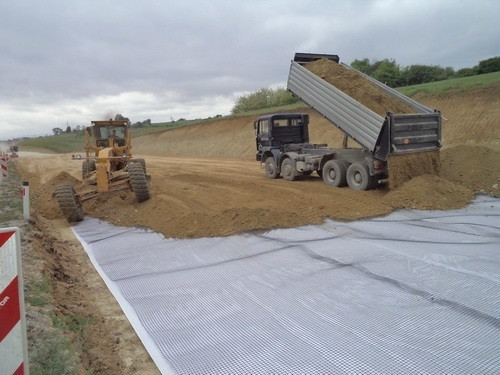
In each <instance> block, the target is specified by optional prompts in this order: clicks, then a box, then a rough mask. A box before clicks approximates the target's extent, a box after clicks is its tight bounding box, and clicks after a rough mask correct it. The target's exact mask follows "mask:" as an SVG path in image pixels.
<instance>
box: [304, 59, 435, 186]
mask: <svg viewBox="0 0 500 375" xmlns="http://www.w3.org/2000/svg"><path fill="white" fill-rule="evenodd" d="M306 68H307V69H308V70H309V71H311V72H312V73H314V74H316V75H317V76H319V77H321V78H322V79H324V80H325V81H327V82H329V83H331V84H332V85H334V86H335V87H336V88H338V89H339V90H341V91H342V92H344V93H346V94H347V95H349V96H350V97H351V98H354V99H356V100H357V101H358V102H360V103H361V104H363V105H364V106H365V107H367V108H369V109H371V110H372V111H373V112H375V113H377V114H379V115H380V116H382V117H385V116H386V114H387V112H392V113H394V114H401V113H414V112H415V111H414V110H413V109H412V108H411V107H409V106H407V105H406V104H404V103H402V102H401V101H399V100H398V99H396V98H394V97H392V96H390V95H389V94H386V93H385V92H383V91H382V90H380V89H379V88H378V87H377V86H376V85H374V84H373V83H372V82H370V81H369V80H367V79H366V78H365V77H363V76H362V75H361V74H359V73H357V72H356V71H354V70H352V69H348V68H346V67H344V66H342V65H340V64H337V63H336V62H334V61H332V60H328V59H320V60H316V61H313V62H311V63H309V64H307V65H306ZM388 165H389V179H390V182H389V186H390V187H391V188H396V187H398V186H400V185H401V184H402V183H404V182H405V181H409V180H410V179H412V178H413V177H416V176H421V175H425V174H430V175H437V174H439V170H440V159H439V152H438V151H435V152H425V153H415V154H405V155H391V156H390V157H389V161H388Z"/></svg>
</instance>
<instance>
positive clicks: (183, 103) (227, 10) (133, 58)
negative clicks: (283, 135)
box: [0, 0, 500, 139]
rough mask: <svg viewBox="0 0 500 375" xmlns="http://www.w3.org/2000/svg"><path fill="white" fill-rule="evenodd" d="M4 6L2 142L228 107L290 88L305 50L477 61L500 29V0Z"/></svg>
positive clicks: (494, 45) (405, 60)
mask: <svg viewBox="0 0 500 375" xmlns="http://www.w3.org/2000/svg"><path fill="white" fill-rule="evenodd" d="M0 14H1V15H2V22H1V23H0V36H1V38H0V139H1V138H7V137H11V136H15V135H27V134H34V133H40V132H44V131H50V129H51V128H52V127H54V126H56V125H60V124H64V123H65V122H66V121H70V123H71V122H78V123H87V122H88V121H90V120H91V119H93V118H95V117H96V116H100V115H101V114H102V113H103V112H102V111H105V110H109V111H111V112H120V113H123V114H125V115H127V116H129V117H130V118H131V119H134V120H142V119H144V118H151V119H153V120H154V121H160V120H168V119H169V118H170V116H173V117H188V118H193V117H200V116H205V115H215V114H217V113H221V112H223V113H227V112H228V111H229V109H230V108H231V104H232V102H233V100H234V99H235V97H236V96H237V95H238V93H241V92H248V91H253V90H256V89H259V88H261V87H265V86H270V85H276V84H283V85H284V83H285V81H286V77H287V73H288V64H289V60H290V59H291V58H292V56H293V53H294V52H295V51H305V52H325V53H337V54H339V55H340V56H341V59H342V60H343V61H346V62H349V61H352V60H353V59H355V58H363V57H369V58H376V59H377V58H378V59H380V58H385V57H390V58H395V59H396V60H397V61H398V62H399V63H400V64H403V65H408V64H414V63H425V64H439V65H451V66H453V67H455V68H460V67H464V66H472V65H474V64H476V63H477V62H478V61H479V60H481V59H484V58H488V57H491V56H495V55H497V54H498V42H497V39H498V35H499V34H500V33H499V31H500V28H499V26H498V22H497V20H496V18H497V17H496V16H498V14H500V3H498V2H497V1H432V0H421V1H392V0H380V1H362V0H359V1H327V0H324V1H320V0H313V1H285V0H283V1H271V0H268V1H229V0H228V1H220V0H212V1H189V2H171V1H141V2H134V1H91V0H89V1H78V2H76V1H75V2H68V1H43V2H40V1H34V0H33V1H22V0H20V1H19V0H18V1H9V2H7V1H5V2H1V3H0ZM103 98H106V99H105V100H104V99H103ZM134 100H135V101H139V102H140V103H136V102H134ZM138 104H140V105H138ZM30 118H31V119H32V120H31V121H30V120H29V119H30Z"/></svg>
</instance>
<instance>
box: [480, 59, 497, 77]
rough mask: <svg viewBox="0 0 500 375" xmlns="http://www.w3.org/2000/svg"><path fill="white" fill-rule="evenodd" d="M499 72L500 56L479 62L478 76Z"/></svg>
mask: <svg viewBox="0 0 500 375" xmlns="http://www.w3.org/2000/svg"><path fill="white" fill-rule="evenodd" d="M498 71H500V56H497V57H492V58H490V59H487V60H481V61H479V66H478V69H477V73H478V74H484V73H493V72H498Z"/></svg>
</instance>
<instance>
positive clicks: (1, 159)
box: [0, 154, 9, 182]
mask: <svg viewBox="0 0 500 375" xmlns="http://www.w3.org/2000/svg"><path fill="white" fill-rule="evenodd" d="M7 160H9V159H8V157H7V155H5V154H4V155H1V156H0V173H1V174H2V175H1V176H0V182H7V181H9V170H8V169H7Z"/></svg>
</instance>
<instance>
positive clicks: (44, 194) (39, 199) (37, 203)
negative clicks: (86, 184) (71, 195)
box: [33, 172, 83, 220]
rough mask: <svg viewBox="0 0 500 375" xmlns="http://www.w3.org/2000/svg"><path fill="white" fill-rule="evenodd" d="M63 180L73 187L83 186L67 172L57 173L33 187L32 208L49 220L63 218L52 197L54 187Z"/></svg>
mask: <svg viewBox="0 0 500 375" xmlns="http://www.w3.org/2000/svg"><path fill="white" fill-rule="evenodd" d="M64 182H67V183H70V184H71V185H72V186H73V187H75V189H80V188H81V187H82V186H83V185H82V182H81V181H80V180H78V179H76V178H74V177H73V176H71V175H70V174H69V173H67V172H61V173H59V174H57V175H56V176H54V177H52V178H51V179H49V180H48V181H47V182H46V183H44V184H41V185H40V186H38V187H37V188H36V189H34V192H33V198H34V199H33V208H34V209H35V211H36V212H37V213H39V214H41V215H42V216H43V217H45V218H47V219H50V220H53V219H62V218H64V216H63V215H62V213H61V210H60V209H59V206H58V204H57V201H56V199H55V198H54V197H52V193H53V192H54V190H55V189H56V187H57V186H58V185H60V184H62V183H64Z"/></svg>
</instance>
